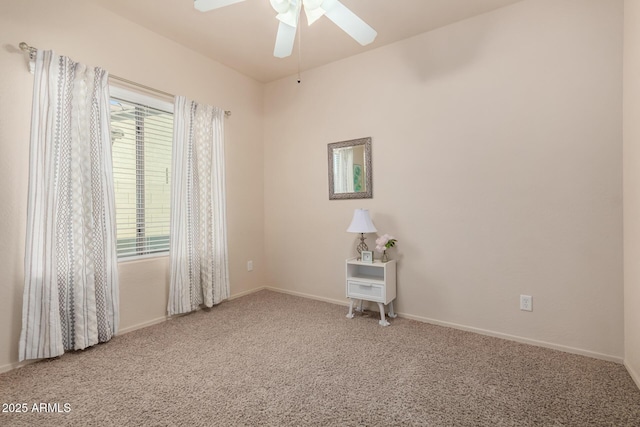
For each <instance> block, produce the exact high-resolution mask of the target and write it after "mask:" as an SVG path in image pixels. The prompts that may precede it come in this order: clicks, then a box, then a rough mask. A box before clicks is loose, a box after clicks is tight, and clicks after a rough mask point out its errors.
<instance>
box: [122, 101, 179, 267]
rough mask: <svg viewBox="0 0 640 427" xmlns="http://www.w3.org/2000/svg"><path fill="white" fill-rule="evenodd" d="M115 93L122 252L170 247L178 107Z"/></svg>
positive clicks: (146, 252) (145, 252)
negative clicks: (173, 108) (175, 111)
mask: <svg viewBox="0 0 640 427" xmlns="http://www.w3.org/2000/svg"><path fill="white" fill-rule="evenodd" d="M146 104H149V103H141V102H135V101H132V100H131V99H130V98H128V97H126V96H114V95H113V91H112V97H111V138H112V155H113V176H114V181H115V198H116V226H117V241H118V243H117V252H118V258H126V257H133V256H141V255H150V254H157V253H161V252H167V251H168V250H169V221H170V204H171V146H172V141H173V112H172V111H166V110H169V108H165V109H160V108H155V107H152V106H150V105H146Z"/></svg>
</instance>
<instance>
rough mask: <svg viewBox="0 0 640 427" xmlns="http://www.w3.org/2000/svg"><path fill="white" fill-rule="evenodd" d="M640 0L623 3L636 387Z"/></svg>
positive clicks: (627, 238)
mask: <svg viewBox="0 0 640 427" xmlns="http://www.w3.org/2000/svg"><path fill="white" fill-rule="evenodd" d="M639 52H640V2H639V1H638V0H626V1H625V3H624V166H623V169H624V314H625V316H624V330H625V334H624V344H625V345H624V350H625V351H624V359H625V365H626V366H627V369H628V370H629V372H630V373H631V375H632V376H633V378H634V379H635V381H636V384H638V386H639V387H640V335H639V334H638V331H640V53H639Z"/></svg>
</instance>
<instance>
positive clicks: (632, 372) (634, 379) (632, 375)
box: [624, 360, 640, 388]
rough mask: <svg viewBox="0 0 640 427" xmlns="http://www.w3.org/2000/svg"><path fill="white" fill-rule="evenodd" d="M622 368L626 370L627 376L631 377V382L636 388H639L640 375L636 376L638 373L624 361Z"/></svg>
mask: <svg viewBox="0 0 640 427" xmlns="http://www.w3.org/2000/svg"><path fill="white" fill-rule="evenodd" d="M624 367H625V368H627V372H629V375H630V376H631V379H633V381H634V382H635V383H636V386H638V388H640V375H638V373H637V372H636V371H635V370H634V369H633V368H632V367H631V365H629V364H628V363H627V361H626V360H625V361H624Z"/></svg>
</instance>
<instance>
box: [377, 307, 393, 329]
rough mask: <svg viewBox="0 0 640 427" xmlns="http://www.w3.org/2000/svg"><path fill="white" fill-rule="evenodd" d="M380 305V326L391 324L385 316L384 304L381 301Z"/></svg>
mask: <svg viewBox="0 0 640 427" xmlns="http://www.w3.org/2000/svg"><path fill="white" fill-rule="evenodd" d="M378 307H379V308H380V321H379V322H378V324H379V325H380V326H389V325H390V323H389V322H387V319H385V318H384V304H383V303H381V302H379V303H378Z"/></svg>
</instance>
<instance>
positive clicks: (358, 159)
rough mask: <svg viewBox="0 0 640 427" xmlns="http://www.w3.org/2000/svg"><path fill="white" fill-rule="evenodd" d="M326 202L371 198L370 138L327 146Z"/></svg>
mask: <svg viewBox="0 0 640 427" xmlns="http://www.w3.org/2000/svg"><path fill="white" fill-rule="evenodd" d="M327 154H328V161H329V200H336V199H371V198H373V185H372V181H373V179H372V175H373V171H372V168H371V137H367V138H360V139H352V140H349V141H341V142H334V143H331V144H328V152H327Z"/></svg>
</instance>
